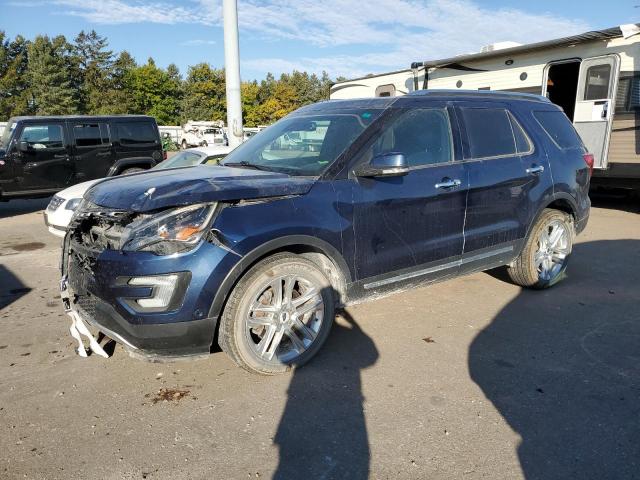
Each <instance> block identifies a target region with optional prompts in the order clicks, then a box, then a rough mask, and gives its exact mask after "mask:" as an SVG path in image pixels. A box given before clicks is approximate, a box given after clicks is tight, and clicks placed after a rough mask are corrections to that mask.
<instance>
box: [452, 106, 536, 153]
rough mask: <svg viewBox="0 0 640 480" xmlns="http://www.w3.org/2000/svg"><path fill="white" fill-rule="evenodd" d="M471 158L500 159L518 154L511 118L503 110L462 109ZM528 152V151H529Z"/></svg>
mask: <svg viewBox="0 0 640 480" xmlns="http://www.w3.org/2000/svg"><path fill="white" fill-rule="evenodd" d="M460 112H461V114H462V118H463V120H464V125H465V130H466V131H467V139H468V141H469V152H468V156H469V157H470V158H487V157H500V156H504V155H515V154H516V153H517V151H518V150H517V149H516V141H515V138H514V133H513V129H512V127H511V116H510V115H509V113H508V112H507V111H506V110H505V109H502V108H461V109H460ZM527 150H528V149H527Z"/></svg>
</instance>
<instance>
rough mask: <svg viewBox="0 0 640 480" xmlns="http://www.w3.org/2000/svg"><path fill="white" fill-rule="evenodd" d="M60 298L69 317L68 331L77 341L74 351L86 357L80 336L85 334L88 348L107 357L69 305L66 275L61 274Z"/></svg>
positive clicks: (78, 315)
mask: <svg viewBox="0 0 640 480" xmlns="http://www.w3.org/2000/svg"><path fill="white" fill-rule="evenodd" d="M60 298H61V299H62V305H63V307H64V311H65V312H66V313H67V315H69V316H70V317H71V327H69V333H71V336H72V337H73V338H74V339H75V340H76V341H77V342H78V347H77V348H76V353H77V354H78V355H80V356H81V357H87V356H88V355H87V349H86V347H85V346H84V343H83V341H82V337H83V336H85V337H86V338H87V340H88V341H89V349H90V350H91V351H92V352H93V353H96V354H98V355H100V356H101V357H104V358H109V355H108V354H107V352H105V351H104V349H103V348H102V347H101V346H100V344H99V343H98V340H96V338H95V337H94V336H93V334H92V333H91V332H90V331H89V328H88V327H87V326H86V325H85V323H84V321H83V320H82V317H81V316H80V314H79V313H78V312H77V311H76V310H74V309H73V307H72V305H71V298H70V297H69V282H68V279H67V275H66V274H65V275H63V277H62V278H61V279H60Z"/></svg>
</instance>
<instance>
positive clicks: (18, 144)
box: [16, 141, 29, 153]
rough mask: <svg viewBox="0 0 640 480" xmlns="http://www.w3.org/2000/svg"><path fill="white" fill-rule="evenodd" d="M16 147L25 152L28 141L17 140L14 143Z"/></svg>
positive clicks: (27, 147) (27, 149) (27, 148)
mask: <svg viewBox="0 0 640 480" xmlns="http://www.w3.org/2000/svg"><path fill="white" fill-rule="evenodd" d="M16 148H17V149H18V151H19V152H22V153H25V152H28V151H29V142H25V141H22V142H18V143H17V145H16Z"/></svg>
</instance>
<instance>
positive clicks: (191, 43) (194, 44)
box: [180, 38, 216, 47]
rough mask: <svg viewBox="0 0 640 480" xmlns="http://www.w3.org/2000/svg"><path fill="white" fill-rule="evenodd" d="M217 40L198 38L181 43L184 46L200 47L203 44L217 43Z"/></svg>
mask: <svg viewBox="0 0 640 480" xmlns="http://www.w3.org/2000/svg"><path fill="white" fill-rule="evenodd" d="M215 44H216V41H215V40H203V39H200V38H196V39H194V40H186V41H184V42H180V45H182V46H184V47H200V46H203V45H215Z"/></svg>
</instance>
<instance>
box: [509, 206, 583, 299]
mask: <svg viewBox="0 0 640 480" xmlns="http://www.w3.org/2000/svg"><path fill="white" fill-rule="evenodd" d="M574 235H575V230H574V226H573V220H572V218H571V216H570V215H568V214H566V213H564V212H561V211H559V210H552V209H546V210H544V211H543V212H542V215H540V218H539V219H538V221H537V222H536V223H535V225H534V226H533V228H532V229H531V232H530V233H529V237H528V238H527V241H526V243H525V246H524V248H523V249H522V252H521V253H520V255H519V256H518V258H516V260H515V261H514V262H513V264H512V265H511V266H509V267H508V268H507V273H508V274H509V277H510V278H511V280H512V281H513V283H515V284H516V285H520V286H521V287H528V288H535V289H543V288H548V287H551V286H553V285H555V284H556V283H558V282H559V281H561V280H562V279H563V278H564V273H565V270H566V269H567V263H568V261H569V256H570V255H571V249H572V248H573V238H574Z"/></svg>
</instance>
